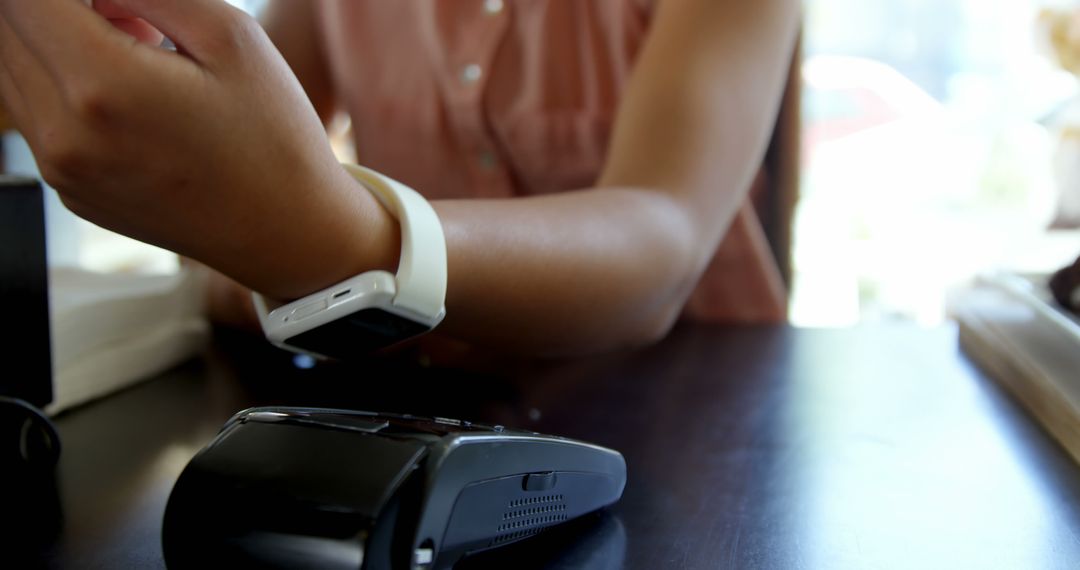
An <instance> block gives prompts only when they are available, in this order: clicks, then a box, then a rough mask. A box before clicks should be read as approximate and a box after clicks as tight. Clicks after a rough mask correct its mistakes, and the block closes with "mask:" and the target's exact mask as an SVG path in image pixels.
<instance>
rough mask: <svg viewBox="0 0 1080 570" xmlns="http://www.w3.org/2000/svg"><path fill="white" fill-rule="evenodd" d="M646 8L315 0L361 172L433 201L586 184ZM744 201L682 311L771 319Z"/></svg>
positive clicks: (489, 0)
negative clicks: (401, 184) (363, 167)
mask: <svg viewBox="0 0 1080 570" xmlns="http://www.w3.org/2000/svg"><path fill="white" fill-rule="evenodd" d="M650 4H651V2H649V1H648V0H452V1H440V0H318V2H317V6H318V11H319V14H318V21H319V25H320V26H321V30H320V32H321V37H323V38H324V45H323V46H322V48H323V49H324V51H325V53H326V56H327V57H328V60H329V62H330V73H331V76H332V79H333V82H334V85H335V88H336V90H337V95H338V97H339V100H340V101H341V103H342V104H343V105H344V106H345V109H346V110H347V111H348V113H349V114H350V115H351V117H352V127H353V133H354V137H355V143H356V150H357V156H358V159H359V161H360V163H361V164H364V165H366V166H369V167H371V168H374V169H376V170H379V171H381V172H384V173H386V174H387V175H389V176H392V177H394V178H397V179H399V180H401V181H403V182H405V183H406V184H408V185H410V186H412V187H413V188H416V189H417V190H418V191H420V192H422V193H423V194H424V195H425V196H427V197H428V198H431V199H439V198H463V197H484V198H497V197H512V196H524V195H531V194H538V193H547V192H560V191H566V190H573V189H582V188H589V187H591V186H592V185H594V184H595V182H596V179H597V177H598V176H599V174H600V172H601V170H602V168H603V165H604V160H605V155H606V152H607V147H608V140H609V137H610V134H611V129H612V123H613V120H614V116H615V111H616V107H617V105H618V103H619V97H620V95H621V93H622V90H623V88H624V87H625V85H626V83H627V80H628V79H629V77H630V73H631V71H632V70H633V64H634V60H635V57H636V55H637V53H638V51H639V50H640V49H641V47H642V43H643V42H644V41H645V38H646V35H647V33H648V28H649V20H650V11H651V6H650ZM784 297H785V293H784V290H783V285H782V282H781V280H780V277H779V271H778V270H777V267H776V263H775V261H774V260H773V258H772V256H771V254H770V253H769V249H768V245H767V243H766V240H765V237H764V234H763V232H762V229H761V224H760V223H759V222H758V219H757V217H756V215H755V214H754V211H753V208H752V206H750V205H749V203H747V204H746V205H745V206H744V207H743V208H742V209H741V211H740V214H739V216H738V217H737V218H736V220H735V223H734V224H733V226H732V229H731V230H730V231H729V233H728V236H727V237H726V238H725V240H724V243H723V244H722V246H721V247H720V249H719V251H718V252H717V255H716V257H715V258H714V260H713V262H712V264H711V265H710V267H709V269H708V270H707V271H706V273H705V275H704V276H703V277H702V280H701V283H700V284H699V286H698V288H697V291H696V292H695V293H694V295H693V296H692V297H691V299H690V301H689V302H688V304H687V307H686V313H687V314H688V315H689V316H692V317H696V318H700V319H707V320H713V321H742V322H748V321H749V322H752V321H777V320H782V319H783V317H784V314H785V311H784V302H785V300H784Z"/></svg>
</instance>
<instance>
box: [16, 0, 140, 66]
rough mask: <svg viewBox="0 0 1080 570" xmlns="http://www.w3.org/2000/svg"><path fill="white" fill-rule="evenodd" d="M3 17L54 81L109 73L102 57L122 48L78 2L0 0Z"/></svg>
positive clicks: (105, 25)
mask: <svg viewBox="0 0 1080 570" xmlns="http://www.w3.org/2000/svg"><path fill="white" fill-rule="evenodd" d="M0 17H3V19H4V20H6V22H7V24H8V26H9V27H10V30H11V32H13V33H14V34H15V35H16V36H17V37H18V39H19V40H20V41H21V42H22V44H23V45H25V46H26V48H27V49H28V50H29V51H30V52H31V53H33V54H34V55H35V56H36V57H37V59H38V60H39V61H40V62H41V64H42V65H43V66H44V67H45V68H46V69H47V70H49V71H50V73H52V74H53V75H54V77H60V76H65V75H72V74H84V73H100V72H106V71H107V69H103V68H102V66H101V63H102V62H105V61H108V58H106V57H102V56H103V55H107V53H106V52H108V51H110V50H116V48H117V47H118V46H120V45H122V44H120V43H119V42H117V39H118V37H117V36H118V32H117V31H116V30H113V29H112V27H111V26H109V24H108V23H107V22H106V21H105V20H104V19H103V18H102V17H101V16H99V15H97V14H95V13H94V11H93V10H91V9H90V8H89V7H88V6H86V5H85V4H83V3H82V2H80V1H79V0H31V1H28V0H0Z"/></svg>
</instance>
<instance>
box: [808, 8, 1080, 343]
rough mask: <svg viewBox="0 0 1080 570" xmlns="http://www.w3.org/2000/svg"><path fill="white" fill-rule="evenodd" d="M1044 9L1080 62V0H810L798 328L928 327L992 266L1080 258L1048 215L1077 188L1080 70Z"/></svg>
mask: <svg viewBox="0 0 1080 570" xmlns="http://www.w3.org/2000/svg"><path fill="white" fill-rule="evenodd" d="M1049 8H1053V9H1058V10H1063V11H1065V12H1066V14H1067V16H1066V17H1065V18H1064V19H1063V20H1062V21H1063V22H1065V23H1064V24H1061V26H1059V32H1060V31H1061V30H1066V31H1067V32H1068V33H1071V34H1073V35H1074V36H1075V39H1074V40H1072V41H1073V42H1075V44H1076V45H1075V46H1074V47H1073V49H1076V50H1077V56H1074V57H1078V58H1080V16H1076V17H1073V16H1071V14H1069V13H1068V12H1069V11H1071V10H1072V9H1074V8H1075V9H1080V3H1076V2H1066V3H1062V2H1057V3H1049V2H1045V1H1036V0H989V1H988V0H979V1H975V0H916V1H911V0H903V1H901V0H892V1H885V2H866V1H865V0H808V1H807V2H806V3H805V14H806V19H805V36H804V42H805V43H804V45H805V61H804V64H803V78H804V94H803V121H804V123H803V136H804V139H803V141H804V149H803V153H804V156H803V161H802V190H801V192H802V195H801V197H800V202H799V205H798V208H797V211H796V220H795V228H794V232H793V235H794V246H793V247H794V259H793V262H794V272H795V276H794V284H793V292H792V302H791V319H792V321H793V322H794V324H796V325H802V326H842V325H849V324H853V323H857V322H860V321H869V320H883V319H904V320H914V321H917V322H921V323H927V324H933V323H937V322H941V321H942V320H943V319H944V318H945V317H946V307H947V298H948V297H949V295H950V294H952V293H953V292H955V291H956V290H957V289H958V288H960V287H962V286H963V285H965V284H966V283H968V282H969V281H970V280H971V279H972V277H973V276H975V275H976V274H978V273H980V272H983V271H989V270H993V269H1008V270H1013V271H1021V272H1040V273H1046V272H1050V271H1052V270H1054V269H1058V268H1060V267H1062V266H1064V265H1066V264H1067V263H1068V262H1071V261H1072V259H1074V258H1075V257H1076V256H1077V255H1078V254H1080V237H1078V236H1080V234H1078V233H1077V230H1076V229H1071V230H1069V229H1053V230H1051V229H1049V227H1050V226H1051V224H1052V222H1053V221H1054V219H1055V216H1057V215H1058V213H1059V212H1058V210H1059V193H1058V191H1059V188H1061V189H1063V190H1065V191H1066V192H1068V191H1072V192H1076V191H1077V188H1080V144H1077V142H1076V141H1078V140H1080V135H1078V134H1077V133H1080V112H1077V110H1080V103H1077V100H1078V89H1077V81H1076V78H1075V77H1074V76H1073V75H1072V74H1070V73H1069V72H1067V71H1065V70H1063V69H1062V67H1061V65H1059V62H1058V60H1057V59H1056V58H1055V57H1054V55H1053V51H1052V50H1051V49H1050V47H1049V46H1050V45H1051V44H1050V42H1049V40H1048V38H1049V36H1050V31H1051V29H1052V26H1051V25H1050V23H1049V22H1050V20H1048V19H1045V18H1047V16H1045V15H1044V16H1043V18H1044V19H1043V20H1040V12H1041V11H1042V10H1044V9H1049ZM1070 26H1071V28H1070ZM1068 33H1065V32H1061V33H1058V36H1059V37H1066V38H1067V37H1068ZM1055 161H1056V162H1055ZM1070 167H1071V170H1070ZM1062 220H1064V218H1062ZM1065 221H1067V220H1065ZM1075 222H1076V220H1075V219H1074V220H1073V221H1072V223H1073V224H1075Z"/></svg>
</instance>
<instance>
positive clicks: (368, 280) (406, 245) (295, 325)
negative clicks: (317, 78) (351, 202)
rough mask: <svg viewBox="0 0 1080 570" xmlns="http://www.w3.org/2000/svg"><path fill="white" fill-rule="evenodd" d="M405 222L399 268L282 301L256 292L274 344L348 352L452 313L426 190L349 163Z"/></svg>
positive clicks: (401, 336)
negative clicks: (417, 189)
mask: <svg viewBox="0 0 1080 570" xmlns="http://www.w3.org/2000/svg"><path fill="white" fill-rule="evenodd" d="M342 166H344V167H345V169H346V171H348V172H349V174H351V175H352V176H353V178H355V179H356V180H357V181H359V182H360V183H361V184H362V185H364V187H365V188H367V189H368V190H369V191H371V193H372V194H374V195H375V197H376V198H377V199H378V200H379V202H380V203H381V204H382V205H383V206H384V207H385V208H386V209H387V210H388V211H389V212H390V213H391V215H394V216H395V217H396V218H397V219H398V222H399V224H400V226H401V259H400V261H399V263H398V270H397V274H396V275H395V274H391V273H389V272H387V271H381V270H375V271H367V272H365V273H361V274H360V275H357V276H355V277H352V278H349V279H347V280H345V281H342V282H341V283H338V284H336V285H332V286H330V287H327V288H326V289H323V290H321V291H318V292H315V293H312V294H310V295H307V296H306V297H303V298H301V299H297V300H295V301H292V302H289V303H285V304H281V303H277V302H274V301H273V300H271V299H267V298H265V297H263V296H262V295H260V294H258V293H255V294H254V295H253V297H254V302H255V310H256V312H257V313H258V315H259V323H260V324H261V325H262V329H263V332H264V333H265V334H266V338H267V339H268V340H269V341H270V342H271V343H273V344H274V345H276V346H278V347H281V348H284V349H286V350H290V351H293V352H298V353H301V354H308V355H311V356H315V357H321V358H337V359H347V358H349V357H353V356H357V355H361V354H364V353H366V352H370V351H372V350H375V349H378V348H382V347H385V346H389V345H392V344H395V343H398V342H401V341H403V340H406V339H408V338H412V337H414V336H417V335H420V334H423V333H425V332H428V331H430V330H431V329H433V328H435V326H436V325H438V324H439V322H441V321H442V319H443V317H444V316H445V315H446V307H445V301H446V240H445V238H444V237H443V231H442V225H441V224H440V222H439V217H438V216H437V215H436V214H435V210H434V209H432V207H431V205H430V204H428V202H427V200H425V199H424V197H423V196H421V195H420V194H419V193H417V192H416V191H415V190H413V189H412V188H409V187H408V186H405V185H404V184H402V183H400V182H397V181H396V180H393V179H391V178H389V177H387V176H384V175H382V174H379V173H378V172H375V171H374V170H370V169H368V168H364V167H362V166H357V165H354V164H344V165H342Z"/></svg>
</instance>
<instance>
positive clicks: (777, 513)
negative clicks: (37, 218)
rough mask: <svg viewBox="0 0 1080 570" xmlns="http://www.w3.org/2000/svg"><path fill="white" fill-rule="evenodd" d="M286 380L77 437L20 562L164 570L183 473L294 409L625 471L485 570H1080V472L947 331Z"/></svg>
mask: <svg viewBox="0 0 1080 570" xmlns="http://www.w3.org/2000/svg"><path fill="white" fill-rule="evenodd" d="M289 362H290V359H289V358H288V357H286V356H285V355H283V354H280V353H277V352H274V351H272V350H269V349H267V348H265V347H264V346H263V345H262V344H261V343H259V342H257V341H252V340H249V339H243V338H236V337H232V336H227V337H225V338H219V339H218V340H217V341H216V342H215V343H214V344H213V345H212V347H210V348H209V349H208V350H207V353H206V355H205V356H204V357H202V358H200V359H197V360H195V361H192V362H189V363H187V364H185V365H183V366H181V367H179V368H177V369H174V370H172V371H170V372H169V373H167V374H164V375H162V376H161V377H159V378H155V379H153V380H151V381H149V382H147V383H144V384H141V385H139V386H136V387H134V388H132V389H129V390H127V391H124V392H122V393H119V394H116V395H114V396H111V397H109V398H107V399H105V400H101V401H99V402H96V403H93V404H91V405H87V406H85V407H83V408H80V409H77V410H75V411H72V412H69V413H66V414H64V415H62V416H61V417H60V418H59V420H58V425H59V429H60V432H61V434H62V437H63V444H64V451H63V456H62V460H61V464H60V467H59V472H58V487H59V492H60V511H61V515H62V517H61V519H60V523H59V528H58V530H57V533H56V535H55V536H53V537H49V538H45V539H41V540H40V541H38V542H39V544H35V541H33V540H24V541H22V544H21V545H15V546H16V547H21V548H22V549H23V550H28V551H29V553H28V559H26V560H27V561H28V562H31V563H35V564H39V565H43V566H47V567H60V568H135V567H138V568H155V567H162V566H163V565H164V562H163V560H162V558H161V546H160V537H159V533H160V527H161V519H162V514H163V512H164V507H165V502H166V499H167V497H168V494H169V491H170V489H171V486H172V484H173V482H174V481H175V479H176V477H177V476H178V474H179V473H180V470H181V469H182V468H183V467H184V465H185V464H186V462H187V461H188V459H189V458H190V457H191V456H192V455H193V454H194V453H195V452H196V451H197V450H198V449H199V448H200V447H202V446H203V445H204V444H205V443H206V442H207V441H209V440H210V438H211V437H212V436H213V435H214V433H215V432H216V430H217V429H218V428H219V427H220V426H221V424H222V423H223V422H224V421H225V420H226V419H227V418H228V417H229V416H230V415H231V414H233V413H234V412H236V411H238V410H239V409H241V408H244V407H248V406H250V405H255V404H260V405H261V404H270V403H275V404H291V405H332V406H339V407H355V408H361V409H374V410H381V411H398V412H412V413H418V414H437V415H441V416H451V417H460V418H464V419H472V420H476V421H484V422H496V423H502V424H505V425H511V426H517V427H523V428H527V429H532V430H536V431H541V432H547V433H553V434H559V435H565V436H569V437H574V438H579V439H584V440H588V441H593V442H596V443H599V444H602V445H605V446H609V447H612V448H615V449H618V450H620V451H622V453H623V454H624V455H625V457H626V460H627V464H628V472H629V482H628V484H627V487H626V491H625V494H624V496H623V499H622V501H621V502H620V503H618V504H617V505H616V506H615V507H614V508H612V509H609V510H607V511H603V512H601V513H600V514H598V515H594V516H590V517H588V518H586V519H584V520H582V521H580V522H577V523H572V524H571V525H569V526H568V528H565V529H563V530H553V531H549V532H548V533H546V534H544V535H541V536H540V537H537V538H536V539H533V540H531V541H525V542H524V543H521V544H519V545H515V546H512V547H509V548H506V549H504V550H503V551H501V552H495V553H491V554H490V555H483V556H480V557H477V558H475V559H473V560H472V561H467V562H466V563H465V564H462V565H461V566H463V567H466V568H479V567H500V568H537V567H550V568H556V567H557V568H624V567H625V568H640V569H648V570H654V569H661V568H727V567H730V568H1078V567H1080V469H1078V468H1077V466H1076V465H1075V464H1073V463H1072V462H1071V461H1070V460H1069V459H1068V457H1067V456H1066V455H1065V453H1064V452H1063V451H1062V450H1061V449H1060V448H1058V447H1057V446H1056V444H1054V443H1053V441H1052V440H1051V439H1050V438H1049V437H1047V436H1046V435H1045V434H1044V433H1043V432H1042V431H1040V429H1039V428H1038V427H1037V425H1036V424H1035V423H1034V422H1033V421H1031V420H1030V419H1029V418H1028V417H1027V416H1026V415H1024V413H1023V412H1022V411H1021V409H1020V408H1019V407H1018V406H1017V405H1015V404H1014V403H1013V402H1012V401H1011V400H1010V399H1009V398H1008V397H1007V396H1006V395H1005V394H1004V393H1003V392H1002V391H1001V390H1000V389H999V388H998V387H997V385H995V384H994V383H992V382H991V381H989V380H988V379H986V378H985V377H984V376H983V375H982V374H980V373H979V372H978V371H977V370H975V369H974V368H973V366H972V365H971V364H970V363H968V362H967V361H966V360H965V358H964V357H963V356H962V354H960V353H959V351H958V348H957V342H956V332H955V329H954V328H951V327H944V328H939V329H930V330H927V329H921V328H916V327H913V326H882V327H866V328H856V329H851V330H835V331H811V330H794V329H787V328H708V327H691V326H688V327H682V328H679V329H677V330H676V331H675V332H674V333H673V334H672V335H671V337H670V338H669V339H668V340H666V341H664V342H663V343H661V344H659V345H657V346H655V347H653V348H650V349H647V350H643V351H640V352H637V353H633V354H623V355H609V356H604V357H601V358H593V359H588V360H583V361H578V362H573V363H567V364H560V365H549V366H544V367H534V368H532V369H530V370H524V371H516V372H507V373H504V374H466V373H461V372H455V371H451V370H440V369H432V368H422V367H420V366H417V365H412V364H405V363H400V362H397V363H395V362H374V361H373V362H368V363H365V364H364V365H357V366H349V367H346V366H331V367H319V368H316V369H314V370H299V369H294V368H292V367H290V366H289ZM8 552H12V550H10V549H9V550H8Z"/></svg>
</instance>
